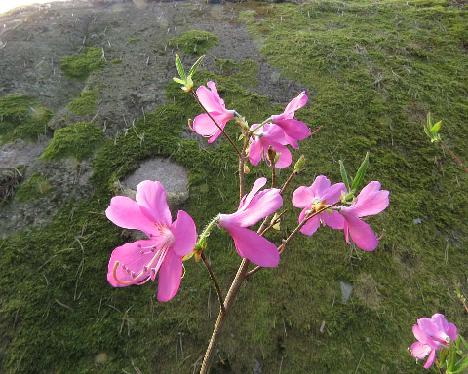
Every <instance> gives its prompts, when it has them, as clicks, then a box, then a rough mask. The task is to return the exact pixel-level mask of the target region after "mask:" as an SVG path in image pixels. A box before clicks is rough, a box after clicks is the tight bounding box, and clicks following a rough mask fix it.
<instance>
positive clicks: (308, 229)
mask: <svg viewBox="0 0 468 374" xmlns="http://www.w3.org/2000/svg"><path fill="white" fill-rule="evenodd" d="M304 210H306V209H304ZM304 210H303V211H302V212H304ZM302 212H301V214H300V215H299V222H301V221H302V220H303V219H304V215H305V214H303V213H302ZM301 216H302V217H301ZM319 227H320V218H319V217H318V216H314V217H312V218H310V219H309V220H308V221H307V222H306V223H305V225H304V226H302V227H301V230H300V232H301V233H302V234H304V235H307V236H312V235H313V234H315V232H316V231H317V230H318V228H319Z"/></svg>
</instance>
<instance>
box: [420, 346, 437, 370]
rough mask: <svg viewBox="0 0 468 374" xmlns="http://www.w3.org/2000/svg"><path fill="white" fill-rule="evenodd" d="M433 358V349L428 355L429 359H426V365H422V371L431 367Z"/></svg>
mask: <svg viewBox="0 0 468 374" xmlns="http://www.w3.org/2000/svg"><path fill="white" fill-rule="evenodd" d="M435 356H436V351H435V349H433V350H432V351H431V353H429V357H428V358H427V361H426V363H425V364H424V365H423V368H424V369H429V368H430V367H431V366H432V364H433V363H434V360H435Z"/></svg>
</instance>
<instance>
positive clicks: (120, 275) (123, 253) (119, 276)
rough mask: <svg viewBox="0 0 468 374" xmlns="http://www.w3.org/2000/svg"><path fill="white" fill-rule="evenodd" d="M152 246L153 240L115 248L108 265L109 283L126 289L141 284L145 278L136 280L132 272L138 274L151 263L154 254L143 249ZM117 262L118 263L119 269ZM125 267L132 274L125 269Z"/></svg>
mask: <svg viewBox="0 0 468 374" xmlns="http://www.w3.org/2000/svg"><path fill="white" fill-rule="evenodd" d="M152 244H154V242H153V241H152V240H139V241H137V242H134V243H125V244H123V245H121V246H119V247H117V248H115V249H114V250H113V251H112V254H111V257H110V259H109V264H108V265H107V281H108V282H109V283H110V284H111V285H112V286H114V287H126V286H129V285H131V284H137V283H139V282H141V281H142V280H143V279H144V277H139V278H138V279H135V278H133V277H132V276H131V272H133V273H135V274H138V273H139V272H140V271H141V270H142V269H143V267H144V266H145V265H147V264H148V263H149V262H150V261H151V259H152V258H153V256H154V253H153V252H151V251H149V250H147V251H144V250H142V248H144V247H150V246H151V245H152ZM142 252H144V253H142ZM116 262H118V265H117V267H116ZM124 266H125V268H127V269H128V270H129V271H130V274H129V273H128V272H127V271H126V270H125V269H124V268H123V267H124ZM114 267H116V268H115V271H114ZM146 278H147V277H146ZM119 281H120V282H119Z"/></svg>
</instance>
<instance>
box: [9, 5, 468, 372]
mask: <svg viewBox="0 0 468 374" xmlns="http://www.w3.org/2000/svg"><path fill="white" fill-rule="evenodd" d="M243 7H245V5H243ZM250 7H251V8H252V9H253V12H254V13H250V15H249V14H246V13H244V16H245V17H244V19H247V22H248V23H249V27H250V29H251V31H252V33H253V34H254V35H255V36H256V37H257V38H259V40H261V42H262V44H263V53H264V54H265V56H266V57H267V58H268V61H270V62H271V63H272V64H274V65H276V66H277V67H278V68H280V69H281V71H282V72H283V73H284V74H285V75H287V76H288V77H290V78H292V79H294V80H296V81H298V82H299V83H301V84H302V85H304V87H305V88H307V89H308V90H309V93H310V94H311V103H310V104H311V105H310V107H308V109H305V110H301V112H299V113H298V114H299V116H300V117H301V118H302V119H304V120H305V121H307V122H308V123H310V124H311V125H312V126H313V127H316V126H321V131H320V132H319V133H318V134H317V135H315V136H314V138H313V139H312V140H309V141H307V142H303V144H302V148H301V149H300V152H301V153H304V154H305V155H306V157H307V159H308V171H307V172H306V173H304V174H303V175H301V176H299V177H298V178H297V180H296V183H300V184H310V183H311V181H312V179H313V176H314V175H316V174H321V173H324V174H327V175H329V176H331V177H332V178H333V179H334V180H338V179H339V172H338V166H337V160H338V159H343V160H345V163H346V164H347V165H349V166H350V168H352V167H353V166H354V167H355V166H357V165H358V163H359V162H360V160H361V159H362V157H363V155H364V154H365V152H366V151H371V154H372V163H371V168H370V171H369V175H368V178H369V179H378V180H380V181H381V182H382V184H383V186H384V188H386V189H389V190H390V191H391V206H390V208H389V209H388V211H387V212H386V213H385V214H382V215H380V216H378V217H375V218H373V219H372V220H371V223H372V226H373V227H374V228H375V229H376V231H377V232H378V233H379V235H381V236H382V238H381V243H380V245H379V247H378V249H377V251H376V252H375V253H363V252H359V251H358V250H354V249H352V248H351V247H349V246H347V245H345V244H344V243H343V239H342V234H341V233H338V232H336V231H331V230H327V229H322V230H320V231H319V232H318V233H317V234H316V235H314V237H313V238H300V239H298V240H296V241H295V242H293V244H292V245H291V246H289V247H288V250H287V252H286V253H285V256H284V258H283V261H282V264H281V266H280V267H279V268H278V269H277V270H268V271H262V272H260V273H258V274H257V275H256V276H255V278H253V279H252V281H249V282H248V283H247V284H246V286H245V287H244V288H243V289H242V291H241V293H240V297H239V299H238V300H237V302H236V305H235V308H234V309H233V313H232V315H230V318H229V320H228V322H227V325H226V329H225V330H224V334H223V338H222V340H221V342H220V344H219V346H218V347H219V352H218V355H217V357H216V365H215V369H214V370H213V372H230V371H231V372H251V371H252V368H253V367H254V366H255V360H258V361H259V362H261V363H262V370H263V372H267V373H270V372H278V371H280V370H281V372H282V373H310V372H316V373H350V372H351V373H352V372H362V373H375V372H379V373H380V372H382V373H412V372H414V373H417V372H421V369H419V368H418V366H417V365H416V364H415V363H414V361H413V359H412V358H410V357H409V355H408V353H407V347H408V345H409V344H410V343H411V341H412V336H411V324H412V323H414V320H415V318H417V317H418V316H422V315H432V314H433V313H435V312H442V313H445V314H446V315H447V316H448V317H449V318H450V319H451V320H453V321H455V322H456V323H457V324H458V326H459V327H460V330H461V333H462V334H465V335H466V324H464V323H463V322H464V319H465V321H466V317H464V315H463V307H462V306H461V304H460V303H459V302H458V300H457V299H456V296H455V289H456V288H457V287H459V286H460V285H461V288H462V290H464V291H465V293H466V285H465V284H464V283H463V282H465V278H464V272H465V271H466V269H465V266H464V264H465V263H466V252H463V250H464V248H465V247H464V245H466V229H465V227H464V221H463V218H464V209H465V208H464V206H465V205H466V198H465V196H464V194H463V190H464V189H466V177H465V176H464V174H463V172H462V171H461V170H460V169H458V168H457V166H456V165H455V164H454V163H453V162H452V161H451V160H450V158H447V157H444V155H443V154H441V153H440V151H439V150H438V149H436V148H434V146H433V145H431V144H430V142H428V140H427V139H426V138H425V135H424V133H423V131H422V125H421V124H422V121H423V120H424V115H425V111H426V110H429V109H430V110H431V111H432V112H433V113H434V114H435V115H436V117H438V118H443V119H444V120H445V121H446V125H447V126H446V128H445V129H444V133H443V136H445V138H446V140H447V142H448V143H449V144H450V146H451V147H452V148H453V149H454V151H455V152H458V153H459V154H461V155H463V153H464V151H463V145H464V142H465V141H466V136H465V132H464V129H463V125H464V123H465V122H466V118H465V117H464V115H465V113H466V112H465V111H464V109H466V102H465V101H464V100H465V96H464V88H463V87H464V84H463V82H466V72H467V71H468V69H465V68H463V63H464V61H465V60H464V53H465V52H464V51H463V45H464V44H463V43H464V42H463V41H464V40H465V39H463V34H462V32H463V29H464V27H463V24H464V22H465V20H464V18H463V17H464V16H463V15H462V13H461V12H460V10H459V9H457V8H454V7H450V6H448V5H447V3H446V2H442V1H425V2H409V4H408V5H407V2H406V1H405V2H385V3H379V4H376V3H373V2H366V1H359V2H354V1H353V2H347V3H343V2H335V1H327V2H325V1H323V2H322V1H321V2H314V3H311V4H303V5H299V6H298V5H292V4H281V5H260V6H258V5H255V6H253V5H252V6H250ZM396 30H398V32H397V31H396ZM415 43H416V44H415ZM416 45H418V46H419V47H417V46H416ZM411 46H413V47H411ZM415 49H417V50H418V51H419V52H418V53H417V54H416V55H415V54H414V53H413V52H411V51H413V50H415ZM422 53H425V54H428V56H426V57H421V56H420V55H421V54H422ZM241 72H242V70H241V71H240V72H239V74H241ZM226 75H229V74H226ZM208 78H210V79H215V80H216V81H217V84H218V87H219V92H220V94H221V95H222V96H223V97H224V98H225V101H226V104H227V107H228V108H235V109H236V110H237V111H238V112H240V113H242V114H243V115H245V116H247V118H249V119H250V120H251V121H252V122H253V121H261V120H262V119H264V118H265V117H267V116H268V115H270V114H272V113H278V112H279V111H280V110H281V106H279V105H273V104H272V103H270V102H269V100H268V99H267V98H266V97H263V96H260V95H256V94H252V93H250V92H248V91H246V89H245V88H244V86H243V85H239V84H238V83H237V81H236V78H233V77H232V76H223V75H220V74H212V73H203V74H201V75H199V76H198V79H197V81H198V83H199V84H201V83H204V82H205V81H206V79H208ZM167 95H168V100H167V102H168V104H165V105H162V106H160V107H158V108H156V109H155V111H154V112H153V113H147V114H146V116H145V118H143V119H141V120H139V121H137V123H136V125H135V128H134V130H132V131H129V132H128V133H126V134H125V135H121V136H120V137H118V138H117V139H116V140H115V142H114V141H110V140H109V141H106V142H105V143H102V144H101V145H100V147H99V149H98V151H97V153H96V155H95V159H94V162H93V167H94V176H93V183H94V185H95V190H96V191H95V194H94V195H93V196H90V198H89V199H88V200H85V201H80V202H70V204H69V205H67V206H65V207H63V208H62V209H61V210H60V212H59V213H58V215H57V216H56V217H55V219H54V220H53V222H52V223H51V224H49V225H47V226H45V227H42V228H40V229H33V230H32V231H31V232H27V233H19V234H17V235H14V236H12V237H10V238H8V239H6V240H4V241H2V242H0V266H1V267H2V276H1V277H0V290H1V292H0V330H1V331H3V332H4V333H3V337H4V339H2V340H1V341H0V367H1V368H3V370H4V371H5V372H11V373H13V372H15V373H30V372H51V371H52V372H77V373H78V372H79V373H82V372H108V373H114V372H122V371H128V372H133V371H138V370H140V371H141V372H158V373H159V372H163V373H186V372H192V371H193V364H194V363H195V362H196V361H197V359H198V358H199V357H200V355H202V354H203V352H204V349H205V346H206V343H207V340H208V338H209V336H210V333H211V328H212V323H213V317H214V315H215V313H216V312H217V307H216V298H215V297H214V294H213V292H210V285H209V282H208V277H207V275H206V273H205V271H204V269H203V267H202V265H201V264H197V263H195V262H193V261H189V262H187V263H186V274H185V277H184V280H183V283H182V287H181V290H180V292H179V294H178V296H177V297H176V298H175V300H173V301H172V302H170V303H167V304H158V303H157V302H156V300H155V298H154V292H155V288H154V285H144V286H140V287H131V288H126V289H125V288H120V289H112V288H111V287H110V286H109V285H108V284H107V283H106V281H105V272H106V269H107V261H108V256H109V253H110V251H111V250H112V248H113V247H114V246H116V245H118V244H120V243H122V242H125V241H128V240H130V239H129V235H128V233H127V232H125V230H120V229H118V228H116V227H114V226H113V225H112V224H110V223H109V222H108V221H107V220H106V218H105V216H104V214H103V210H104V209H105V207H106V205H107V204H108V202H109V199H110V197H111V196H112V195H113V186H114V185H115V183H114V182H115V181H116V180H117V179H120V178H122V177H124V176H125V175H127V174H128V173H129V172H131V171H132V170H134V169H135V168H136V167H137V166H138V163H139V162H140V161H142V160H144V159H145V158H148V157H152V156H156V155H159V156H170V157H171V158H172V159H173V160H174V161H176V162H178V163H179V164H181V165H182V166H184V167H186V168H187V169H188V170H189V184H190V197H189V200H188V201H187V203H186V205H185V206H184V207H183V209H185V210H187V211H188V212H190V214H192V215H193V217H194V219H195V221H196V222H197V225H198V227H199V230H200V229H201V228H202V226H203V225H204V224H206V223H207V222H208V221H209V220H210V218H211V217H212V216H214V215H215V214H217V213H218V212H225V211H230V210H233V209H235V207H236V206H237V204H236V202H237V187H236V182H235V178H234V176H235V173H236V165H235V156H234V154H233V153H232V151H231V150H230V148H229V145H228V144H227V143H226V142H221V144H220V145H219V146H213V147H209V148H208V149H202V148H200V147H199V145H198V143H197V142H196V141H193V140H188V139H185V138H183V137H181V131H182V130H183V128H184V127H185V126H186V120H187V118H188V117H192V118H193V116H194V115H195V114H197V113H198V112H199V110H198V109H197V108H196V106H195V105H194V103H193V102H192V100H191V99H190V97H188V96H184V95H183V93H181V91H180V90H179V89H178V88H177V87H176V86H175V85H174V84H172V83H171V84H170V85H169V86H168V89H167ZM288 99H289V98H285V100H284V101H285V102H287V100H288ZM420 117H422V119H420ZM232 128H233V127H231V130H230V131H232V132H233V133H232V135H233V136H235V135H236V134H235V133H234V132H235V130H233V129H232ZM66 129H68V128H65V129H62V130H59V131H63V130H66ZM59 131H57V132H56V135H57V133H59ZM93 131H94V130H93ZM143 133H144V137H143V141H142V140H141V138H142V137H141V136H139V135H141V134H143ZM66 135H68V133H67V134H66ZM70 136H71V134H70ZM66 138H67V139H68V136H67V137H66ZM57 139H58V138H57ZM77 143H79V144H82V142H81V141H79V142H77ZM72 148H74V147H72ZM60 154H61V153H60ZM297 155H298V153H297V154H296V156H297ZM264 172H266V170H265V169H264V168H261V169H255V170H254V173H252V174H251V175H249V177H248V182H249V183H252V181H253V179H254V178H255V177H256V176H258V175H260V174H262V173H264ZM285 177H286V175H285V174H284V173H282V174H280V179H281V180H284V179H285ZM414 218H420V219H421V221H422V223H421V224H418V225H415V224H414V223H413V219H414ZM294 224H295V222H294V218H289V219H287V220H286V221H285V222H284V223H283V224H282V225H283V227H284V228H285V229H286V230H287V231H288V230H291V229H292V228H293V227H294ZM270 239H272V240H276V241H279V240H280V237H279V236H278V235H277V234H275V233H273V234H272V236H270ZM207 254H208V256H209V257H210V258H211V260H212V262H213V264H214V267H215V272H216V273H217V274H219V276H220V278H221V280H222V283H223V284H226V283H227V282H228V281H229V280H230V278H231V274H233V272H234V271H235V269H236V268H237V265H238V263H239V258H238V256H237V255H236V254H235V251H234V249H233V246H232V243H231V241H230V240H229V238H228V237H227V236H226V235H224V234H222V233H220V232H215V233H214V234H213V235H212V236H211V237H210V247H209V249H208V252H207ZM19 274H20V276H18V275H19ZM340 280H343V281H347V282H350V283H352V284H354V286H355V293H354V294H352V295H351V299H350V301H349V302H348V303H347V304H342V303H341V300H340V299H341V295H340V289H339V283H338V282H339V281H340ZM209 295H211V296H209ZM210 316H211V318H210ZM323 323H324V329H323V332H320V326H321V325H322V324H323ZM98 354H99V360H98V361H99V362H98V361H96V355H98ZM104 358H106V359H105V360H104ZM280 368H281V369H280Z"/></svg>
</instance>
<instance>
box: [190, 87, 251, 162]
mask: <svg viewBox="0 0 468 374" xmlns="http://www.w3.org/2000/svg"><path fill="white" fill-rule="evenodd" d="M192 96H193V97H194V98H195V100H196V101H197V103H198V105H200V106H201V108H202V109H203V110H204V111H205V113H206V114H208V117H210V118H211V120H212V121H213V123H214V124H215V125H216V127H217V128H218V130H219V131H221V132H222V134H223V135H224V136H225V137H226V139H227V140H228V141H229V143H231V145H232V147H233V148H234V150H235V151H236V153H237V155H238V156H239V158H242V155H241V152H240V151H239V148H237V145H236V143H234V142H233V141H232V139H231V137H230V136H229V135H228V134H227V133H226V132H225V131H224V129H223V128H222V127H221V126H220V125H219V124H218V122H216V120H215V119H214V118H213V116H212V115H211V114H210V112H208V110H207V109H206V108H205V107H204V106H203V104H202V103H201V101H200V100H199V99H198V96H197V94H196V93H195V92H193V91H192Z"/></svg>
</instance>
